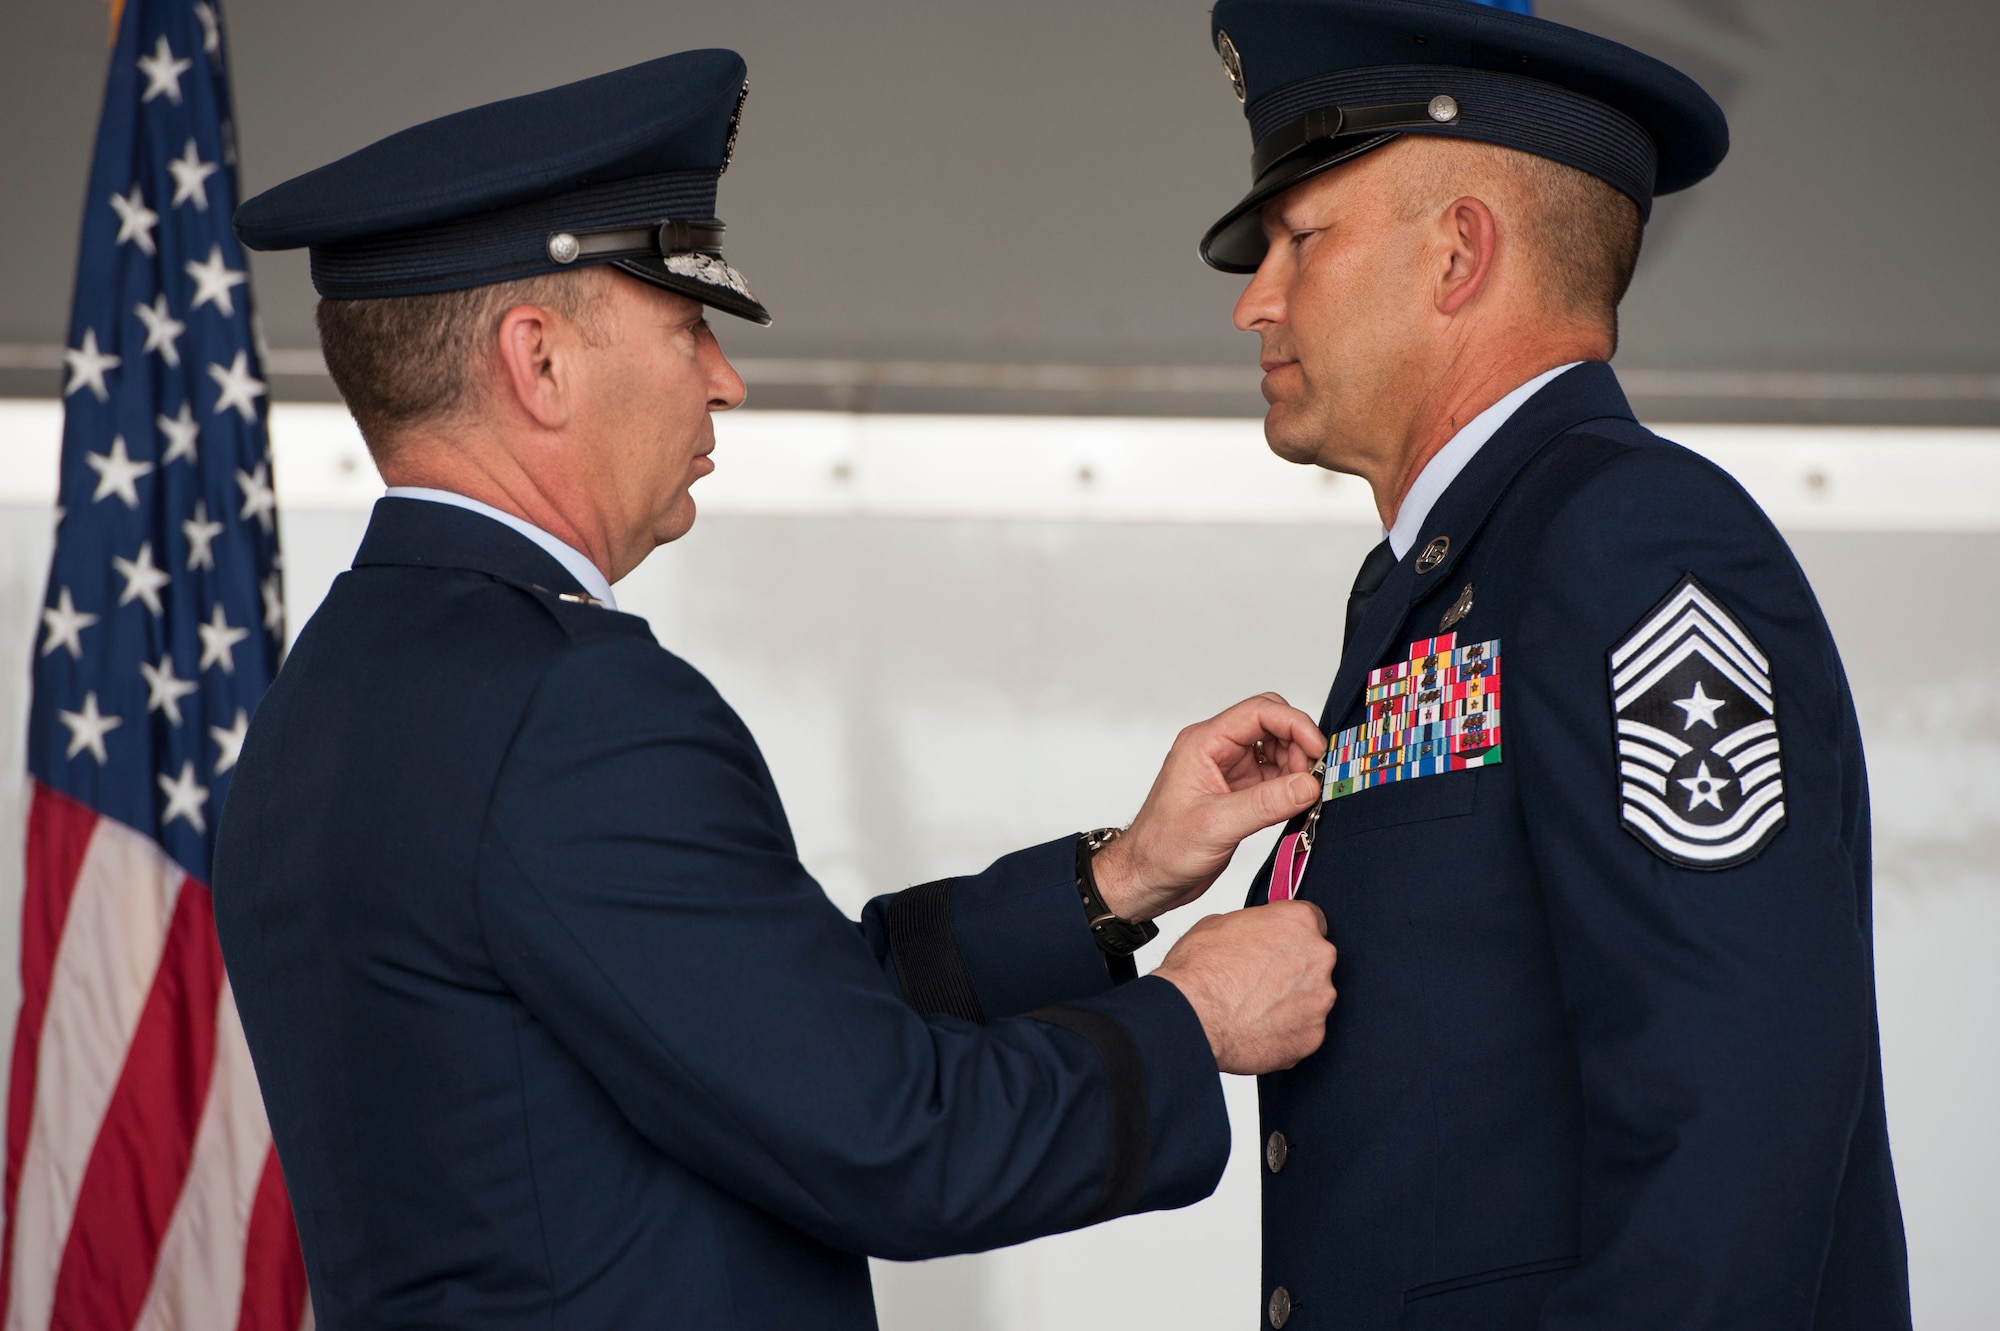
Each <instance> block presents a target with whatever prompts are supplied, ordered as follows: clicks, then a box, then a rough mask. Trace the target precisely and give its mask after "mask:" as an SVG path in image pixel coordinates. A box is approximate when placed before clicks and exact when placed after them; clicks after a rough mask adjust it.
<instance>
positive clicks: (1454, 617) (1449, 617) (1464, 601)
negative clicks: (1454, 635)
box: [1438, 582, 1472, 633]
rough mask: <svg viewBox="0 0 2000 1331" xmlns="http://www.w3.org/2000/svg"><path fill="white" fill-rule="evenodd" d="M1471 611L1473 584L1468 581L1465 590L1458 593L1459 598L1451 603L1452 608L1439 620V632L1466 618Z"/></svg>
mask: <svg viewBox="0 0 2000 1331" xmlns="http://www.w3.org/2000/svg"><path fill="white" fill-rule="evenodd" d="M1471 613H1472V584H1471V583H1469V582H1468V583H1466V584H1465V590H1464V591H1462V592H1460V593H1459V594H1458V599H1457V600H1456V601H1453V602H1452V603H1451V609H1449V610H1447V611H1445V612H1444V618H1443V619H1441V620H1439V621H1438V632H1439V633H1444V632H1446V631H1447V630H1449V629H1450V628H1451V627H1452V626H1453V625H1455V624H1457V623H1458V621H1459V620H1461V619H1464V618H1465V617H1466V616H1467V615H1469V614H1471Z"/></svg>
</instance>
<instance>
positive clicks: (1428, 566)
mask: <svg viewBox="0 0 2000 1331" xmlns="http://www.w3.org/2000/svg"><path fill="white" fill-rule="evenodd" d="M1450 552H1451V537H1449V536H1439V537H1437V538H1436V539H1434V540H1433V541H1432V542H1431V543H1430V544H1429V545H1427V546H1425V547H1424V552H1423V553H1422V554H1420V555H1418V556H1417V572H1418V573H1428V572H1430V571H1431V570H1432V569H1434V568H1436V567H1437V566H1438V565H1439V564H1442V563H1444V557H1445V556H1446V555H1447V554H1449V553H1450Z"/></svg>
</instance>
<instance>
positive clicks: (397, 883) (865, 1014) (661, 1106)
mask: <svg viewBox="0 0 2000 1331" xmlns="http://www.w3.org/2000/svg"><path fill="white" fill-rule="evenodd" d="M743 88H744V69H743V63H742V61H741V60H740V59H739V58H738V57H737V56H736V55H735V54H734V53H733V52H728V51H695V52H687V53H684V54H681V55H678V56H672V57H668V58H666V59H664V60H658V61H654V62H651V63H648V64H644V65H640V66H637V67H634V68H632V69H628V70H623V71H619V72H617V73H614V74H609V75H605V76H602V77H600V78H596V79H590V80H586V81H585V82H583V83H579V84H573V85H569V86H567V87H564V88H558V89H554V90H551V91H549V92H545V93H539V94H535V95H533V96H530V97H524V98H519V99H516V100H514V101H511V102H503V103H497V104H494V105H491V106H485V107H479V108H475V109H473V110H471V111H467V112H462V113H460V114H458V115H454V116H449V117H446V118H445V119H443V120H439V121H434V122H431V123H429V124H426V125H421V126H418V127H416V128H414V129H411V130H407V131H405V132H403V133H402V134H399V135H396V136H394V137H392V138H390V139H387V140H384V141H383V142H381V143H378V144H375V145H374V146H372V147H369V148H365V149H363V150H361V151H360V152H358V153H355V154H354V155H353V156H351V157H348V158H345V159H343V160H342V161H339V162H336V163H333V164H332V165H330V166H326V167H323V168H321V169H320V170H318V171H314V172H312V173H310V174H308V175H306V176H303V177H300V178H299V179H297V180H294V181H291V182H289V183H288V184H286V185H282V186H280V187H278V188H277V189H275V190H272V191H270V192H269V193H267V194H265V195H262V196H260V197H259V198H257V199H253V200H251V201H250V202H249V203H247V204H245V205H244V206H243V208H242V209H241V211H240V212H239V213H238V215H237V228H238V231H239V233H240V234H241V235H242V237H243V239H244V241H245V242H246V243H248V244H250V245H252V246H253V247H257V248H265V249H269V248H283V247H294V246H301V245H303V246H308V247H310V249H311V253H312V268H313V279H314V282H315V284H316V285H317V287H318V289H319V291H320V293H321V295H322V296H323V297H325V298H326V299H325V300H324V301H323V302H322V304H321V307H320V322H321V333H322V344H323V346H324V349H325V352H326V356H327V361H328V365H329V368H330V369H331V370H332V372H333V376H334V379H335V381H336V383H338V384H339V386H340V388H341V390H342V392H343V394H344V395H345V396H346V398H347V400H348V403H349V405H350V407H351V408H352V409H353V410H354V412H355V415H356V418H357V420H358V421H359V423H360V425H361V427H362V430H363V432H364V434H365V435H366V437H367V440H368V443H369V446H370V448H371V450H372V451H373V453H374V455H375V457H376V459H377V462H378V465H379V466H380V468H381V470H382V473H383V475H384V478H385V479H386V480H388V481H389V482H390V486H391V489H390V492H389V497H387V498H385V499H384V500H383V501H382V502H381V503H380V504H379V505H378V506H377V508H376V511H375V515H374V518H373V520H372V521H371V523H370V525H369V529H368V533H367V536H366V537H365V539H364V540H363V542H362V546H361V549H360V552H359V554H358V555H357V556H356V559H355V566H354V569H353V570H352V571H351V572H349V573H346V574H344V575H343V576H342V577H341V578H339V579H338V580H337V581H336V583H335V585H334V587H333V590H332V591H331V593H330V594H329V595H328V597H327V600H326V602H325V604H324V606H323V607H322V608H321V609H320V611H319V612H318V613H317V614H316V615H314V617H313V619H312V622H311V623H310V624H308V625H307V626H306V629H305V631H304V632H303V633H302V634H301V636H300V638H299V640H298V643H297V646H296V647H295V648H294V650H293V652H292V655H291V658H290V660H289V661H288V662H287V663H286V665H285V667H284V669H283V671H282V672H281V673H280V675H279V677H278V680H277V682H276V684H275V685H274V686H273V688H272V689H271V691H270V693H269V694H268V695H266V698H265V701H264V704H263V706H262V708H261V710H260V711H259V712H258V714H257V717H256V720H255V722H254V723H253V725H252V726H251V729H250V734H249V739H248V742H247V743H246V745H245V747H244V750H243V755H242V759H241V763H240V767H239V770H238V774H237V777H236V784H235V789H234V795H233V797H232V799H231V800H230V802H229V806H228V809H227V811H226V814H225V816H224V818H223V823H222V828H221V832H220V846H219V849H218V852H217V866H216V886H215V897H216V918H217V926H218V928H219V930H220V932H221V936H222V942H223V949H224V955H225V957H226V959H227V962H228V968H229V976H230V981H231V984H232V986H233V988H234V992H235V997H236V1002H237V1006H238V1008H239V1010H240V1011H241V1013H242V1018H243V1024H244V1029H245V1032H246V1034H247V1035H248V1037H249V1044H250V1049H251V1052H252V1054H253V1056H254V1058H255V1060H256V1066H257V1074H258V1079H259V1083H260V1085H261V1087H262V1090H263V1094H264V1097H265V1103H266V1105H267V1106H268V1108H269V1111H270V1119H271V1125H272V1130H273V1133H274V1135H275V1138H276V1142H277V1147H278V1152H279V1157H280V1159H281V1160H282V1162H283V1165H284V1170H285V1177H286V1182H287V1184H288V1186H289V1188H290V1190H291V1198H292V1204H293V1207H294V1210H295V1213H296V1215H297V1219H298V1228H299V1235H300V1240H301V1243H302V1245H303V1247H304V1251H305V1258H306V1267H307V1272H308V1276H309V1278H310V1282H311V1286H312V1292H313V1304H314V1309H315V1312H316V1315H317V1319H318V1323H319V1325H320V1326H322V1327H325V1328H342V1329H343V1331H344V1329H346V1328H374V1327H409V1326H425V1327H438V1326H452V1327H468V1328H480V1329H481V1331H488V1329H490V1328H499V1327H514V1326H521V1327H527V1326H533V1327H537V1328H548V1327H579V1328H585V1327H587V1328H610V1327H636V1326H674V1327H704V1328H710V1327H713V1328H722V1327H741V1328H758V1329H761V1328H769V1327H788V1328H806V1327H826V1328H861V1327H870V1326H873V1325H874V1308H873V1303H872V1299H871V1297H870V1291H869V1284H868V1270H867V1264H866V1260H865V1255H866V1254H877V1255H881V1256H886V1257H898V1258H915V1257H925V1256H931V1255H935V1254H940V1253H948V1252H962V1251H967V1250H973V1249H980V1248H987V1247H993V1246H996V1245H999V1244H1007V1243H1014V1242H1018V1241H1020V1240H1023V1239H1027V1238H1031V1237H1034V1236H1037V1235H1042V1234H1048V1233H1052V1232H1055V1231H1059V1230H1064V1229H1070V1228H1074V1227H1076V1226H1079V1225H1084V1224H1089V1223H1093V1222H1095V1221H1098V1220H1103V1219H1107V1218H1109V1217H1112V1216H1116V1215H1122V1214H1126V1213H1129V1212H1133V1211H1141V1210H1147V1209H1152V1208H1159V1207H1173V1206H1182V1205H1186V1204H1187V1203H1189V1202H1192V1201H1195V1200H1196V1199H1198V1198H1200V1197H1203V1196H1205V1195H1207V1193H1208V1192H1209V1191H1210V1190H1211V1189H1212V1188H1213V1187H1214V1186H1215V1183H1216V1181H1217V1178H1218V1176H1219V1175H1220V1173H1221V1170H1222V1165H1223V1161H1224V1159H1225V1158H1226V1156H1227V1153H1228V1144H1229V1136H1228V1125H1227V1122H1226V1119H1225V1116H1224V1113H1223V1106H1222V1096H1221V1089H1220V1085H1219V1082H1218V1076H1217V1074H1218V1069H1220V1070H1224V1071H1237V1072H1259V1071H1270V1070H1273V1069H1276V1068H1279V1067H1284V1066H1289V1065H1290V1064H1291V1063H1293V1062H1295V1061H1296V1060H1297V1059H1298V1058H1300V1057H1302V1056H1303V1055H1304V1054H1306V1053H1308V1052H1310V1051H1311V1050H1312V1049H1313V1048H1314V1047H1316V1046H1317V1044H1318V1042H1319V1040H1320V1038H1321V1034H1322V1033H1323V1031H1324V1025H1325V1016H1326V1013H1327V1011H1328V1009H1329V1008H1330V1007H1331V1004H1332V1001H1333V991H1332V986H1331V980H1330V972H1331V969H1332V964H1333V952H1332V948H1331V947H1330V945H1329V944H1328V943H1327V942H1326V941H1325V938H1324V930H1325V922H1324V920H1323V919H1322V918H1321V917H1320V915H1319V912H1318V911H1317V909H1316V908H1314V907H1312V906H1310V905H1308V904H1306V903H1279V904H1277V905H1274V906H1272V907H1269V908H1267V909H1265V910H1259V911H1245V912H1239V913H1237V914H1235V915H1231V916H1226V917H1221V918H1218V919H1216V920H1212V921H1208V922H1205V923H1204V924H1202V925H1198V926H1196V928H1195V929H1194V930H1193V931H1192V932H1190V934H1189V935H1188V936H1187V937H1186V938H1184V939H1183V940H1182V941H1181V942H1180V943H1179V944H1178V945H1177V946H1176V947H1175V948H1174V950H1173V951H1172V952H1170V953H1169V954H1168V956H1167V957H1166V959H1165V960H1164V961H1163V962H1162V964H1161V965H1160V967H1159V969H1158V970H1157V971H1156V972H1155V973H1154V974H1153V975H1152V976H1149V977H1147V978H1144V979H1136V980H1135V979H1132V978H1131V977H1132V974H1133V966H1132V962H1131V959H1130V953H1131V952H1132V950H1133V949H1134V948H1135V947H1136V946H1138V944H1140V943H1142V942H1144V941H1145V940H1146V939H1147V938H1148V937H1150V935H1151V932H1153V926H1151V925H1150V924H1149V923H1148V921H1150V919H1151V918H1152V917H1153V916H1155V915H1157V914H1159V913H1161V912H1162V911H1164V910H1166V909H1169V908H1171V907H1172V906H1174V905H1177V904H1180V903H1181V902H1184V901H1187V900H1191V899H1193V897H1195V896H1196V895H1199V893H1200V892H1201V891H1202V890H1204V889H1205V888H1206V887H1207V886H1208V884H1209V883H1211V882H1212V881H1213V880H1214V878H1215V876H1216V874H1217V873H1219V872H1220V870H1221V868H1222V867H1223V865H1224V864H1225V863H1226V862H1227V860H1228V857H1229V854H1230V853H1231V851H1233V850H1234V848H1235V843H1236V841H1237V840H1239V839H1240V838H1241V837H1242V836H1244V835H1246V834H1248V833H1249V832H1250V831H1252V830H1255V829H1256V828H1257V827H1259V826H1268V825H1270V824H1272V823H1275V822H1279V821H1282V820H1283V819H1284V818H1286V817H1288V816H1290V815H1291V814H1292V813H1294V812H1296V811H1298V810H1300V809H1303V808H1306V807H1309V806H1311V805H1312V804H1313V803H1314V802H1315V801H1316V800H1317V798H1318V782H1317V781H1316V780H1315V779H1313V778H1312V777H1311V775H1310V774H1309V772H1308V769H1309V768H1310V767H1311V765H1312V764H1313V762H1314V760H1315V759H1316V757H1317V754H1318V751H1319V747H1320V745H1321V744H1322V743H1323V740H1322V737H1321V736H1320V735H1319V733H1318V732H1317V731H1316V730H1315V729H1314V728H1313V726H1312V722H1311V718H1309V717H1306V716H1304V715H1302V714H1300V713H1297V712H1295V711H1293V710H1292V709H1290V708H1288V707H1285V706H1284V705H1283V704H1282V702H1281V701H1280V700H1277V699H1275V698H1272V697H1269V696H1265V697H1260V698H1255V699H1251V700H1250V701H1248V702H1246V703H1244V704H1241V705H1239V706H1238V707H1235V708H1232V709H1230V711H1228V712H1226V713H1224V714H1223V715H1222V716H1220V717H1218V718H1216V719H1215V720H1213V721H1211V722H1207V723H1204V724H1202V725H1198V726H1193V727H1190V728H1189V729H1188V730H1187V731H1184V732H1183V733H1182V735H1181V736H1180V738H1179V739H1178V740H1177V741H1176V742H1175V745H1174V748H1173V751H1172V753H1171V754H1170V755H1169V758H1168V761H1167V764H1166V766H1165V768H1164V769H1163V770H1162V772H1161V775H1160V778H1159V780H1158V781H1157V782H1156V783H1155V785H1154V788H1153V791H1152V793H1151V794H1150V795H1149V796H1148V799H1147V802H1146V804H1145V806H1144V807H1142V809H1141V810H1140V812H1139V815H1138V817H1137V818H1136V819H1135V820H1134V821H1133V824H1132V826H1131V828H1130V829H1129V831H1127V832H1126V833H1125V834H1124V835H1123V836H1119V835H1117V834H1116V833H1115V832H1113V831H1111V830H1105V831H1102V832H1098V833H1093V834H1087V835H1086V836H1084V837H1081V838H1079V837H1075V836H1070V837H1064V838H1062V839H1060V840H1057V841H1054V842H1051V843H1049V844H1048V845H1045V846H1040V847H1036V848H1033V849H1030V850H1025V851H1021V852H1018V853H1016V854H1014V855H1010V856H1008V857H1006V858H1004V859H1002V860H1001V861H999V862H998V863H997V864H995V865H994V866H993V867H992V868H990V869H988V870H987V871H986V872H984V873H982V874H976V875H973V876H970V877H967V878H962V879H957V880H951V881H946V882H941V883H935V884H929V885H926V886H923V887H918V888H913V889H911V890H909V891H907V892H903V893H900V894H896V895H893V896H889V897H886V898H883V899H880V900H878V901H876V902H874V903H873V904H872V905H871V906H870V907H869V908H868V910H867V913H866V917H865V919H864V920H863V921H862V925H861V927H860V928H859V929H857V928H856V927H855V926H854V925H853V924H851V923H850V922H848V921H847V920H845V919H844V918H842V916H841V915H840V913H839V912H838V911H837V910H836V909H835V908H834V907H833V905H832V904H831V903H830V902H829V901H828V900H827V898H826V897H825V895H824V894H823V893H822V892H821V891H820V890H819V888H818V886H817V885H816V884H815V883H814V882H813V881H812V879H811V878H810V877H809V876H808V875H807V874H806V872H805V870H804V869H803V868H802V867H801V866H800V864H799V862H798V858H797V856H796V854H795V853H794V849H793V844H792V839H791V834H790V832H789V830H788V828H787V825H786V821H785V815H784V811H783V808H782V807H781V805H780V803H779V800H778V795H777V791H776V789H775V788H774V786H773V784H772V781H771V777H770V774H769V772H768V771H767V770H766V768H765V765H764V763H763V760H762V758H761V757H760V755H759V753H758V750H757V746H756V745H755V743H754V742H753V741H752V740H751V738H750V735H749V734H748V732H747V731H746V730H745V729H744V727H743V724H742V722H741V721H740V720H738V718H737V717H736V715H735V714H734V713H733V712H732V711H731V710H730V709H729V707H728V705H727V704H726V703H724V702H723V701H722V699H721V698H720V697H719V696H718V695H717V694H716V692H715V690H714V689H713V688H712V687H711V686H710V685H709V684H708V682H707V681H706V680H704V679H703V678H702V677H701V675H699V674H698V673H696V671H695V670H694V669H693V668H692V667H690V666H689V665H687V664H686V663H685V662H682V661H680V660H679V659H677V658H675V657H674V656H672V655H670V654H668V653H667V652H665V651H663V650H662V649H661V648H660V647H659V646H658V645H657V644H656V643H655V642H654V641H653V639H652V637H651V635H650V634H649V633H648V631H647V629H646V626H645V624H644V622H643V621H641V620H638V619H636V618H633V617H630V616H627V615H623V614H620V613H618V612H617V611H616V610H615V608H614V605H613V593H612V590H611V584H612V583H613V582H616V581H617V580H618V579H619V578H620V577H622V576H623V575H624V574H625V573H626V572H628V571H629V570H630V569H631V568H632V567H634V566H635V565H636V564H638V562H639V561H640V560H641V559H643V558H644V557H645V556H646V555H647V554H648V553H649V552H650V551H651V550H652V549H653V548H654V547H655V546H656V545H658V544H661V543H663V542H666V541H670V540H673V539H674V538H676V537H677V536H680V535H681V534H683V533H684V532H686V531H687V529H688V527H689V525H690V524H691V523H692V522H693V519H694V507H693V503H692V501H691V500H690V498H689V494H688V487H689V486H690V484H692V483H693V482H694V481H695V480H696V479H698V478H699V477H701V476H703V475H705V474H706V473H707V472H708V471H710V470H711V469H712V466H711V463H710V462H709V459H708V456H707V455H708V453H709V451H710V449H711V448H712V446H713V442H714V435H713V431H712V427H711V423H710V415H711V413H712V412H714V411H720V410H726V409H728V408H729V407H732V406H734V405H736V403H738V402H739V401H741V399H742V396H743V385H742V382H741V380H739V379H738V378H737V377H736V374H735V372H734V371H733V370H732V369H731V368H730V366H729V363H728V362H727V360H725V359H724V358H723V356H722V353H721V351H720V350H719V349H718V347H717V346H716V343H715V339H714V337H713V335H712V334H711V333H710V331H709V329H708V326H707V324H706V323H705V322H704V320H703V317H702V316H703V309H704V307H714V308H717V309H721V310H725V311H727V312H730V313H733V314H737V315H741V316H744V317H746V318H750V319H754V320H757V321H758V322H767V321H768V319H767V316H766V315H765V313H764V308H763V306H762V305H760V304H759V303H758V302H757V300H756V298H755V297H754V296H753V295H752V294H751V292H750V288H749V287H748V285H747V284H746V283H745V282H744V280H743V278H742V276H741V275H740V274H739V273H738V272H737V271H736V270H735V269H734V268H733V267H732V266H731V265H730V264H729V263H728V262H727V261H726V260H725V259H724V258H723V257H722V254H721V245H720V238H721V234H722V224H721V223H720V222H719V221H717V220H716V219H715V217H714V210H715V196H716V188H717V180H718V177H719V176H720V174H721V172H722V170H723V169H724V168H725V167H726V166H727V165H728V161H729V156H730V152H731V148H732V147H733V144H734V140H735V129H736V122H737V116H738V113H739V112H740V109H741V105H742V95H743ZM968 779H971V778H968ZM1120 980H1124V981H1128V982H1125V983H1119V981H1120Z"/></svg>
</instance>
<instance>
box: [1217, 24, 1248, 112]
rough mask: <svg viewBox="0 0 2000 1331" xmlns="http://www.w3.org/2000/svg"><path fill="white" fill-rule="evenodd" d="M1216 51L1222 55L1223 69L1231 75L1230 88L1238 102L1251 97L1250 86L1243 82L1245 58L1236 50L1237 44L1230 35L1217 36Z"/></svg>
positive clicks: (1223, 33)
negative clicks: (1230, 38) (1231, 39)
mask: <svg viewBox="0 0 2000 1331" xmlns="http://www.w3.org/2000/svg"><path fill="white" fill-rule="evenodd" d="M1215 49H1216V50H1218V51H1220V52H1221V53H1222V69H1223V72H1224V73H1226V74H1228V75H1229V86H1230V88H1231V89H1233V90H1234V91H1235V93H1236V100H1237V101H1239V102H1240V101H1242V100H1243V99H1244V98H1246V97H1248V96H1249V95H1250V88H1249V85H1248V84H1246V83H1244V82H1243V57H1242V55H1241V54H1239V53H1238V52H1237V50H1236V43H1235V42H1232V41H1230V40H1229V34H1228V33H1226V32H1218V33H1216V34H1215Z"/></svg>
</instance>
